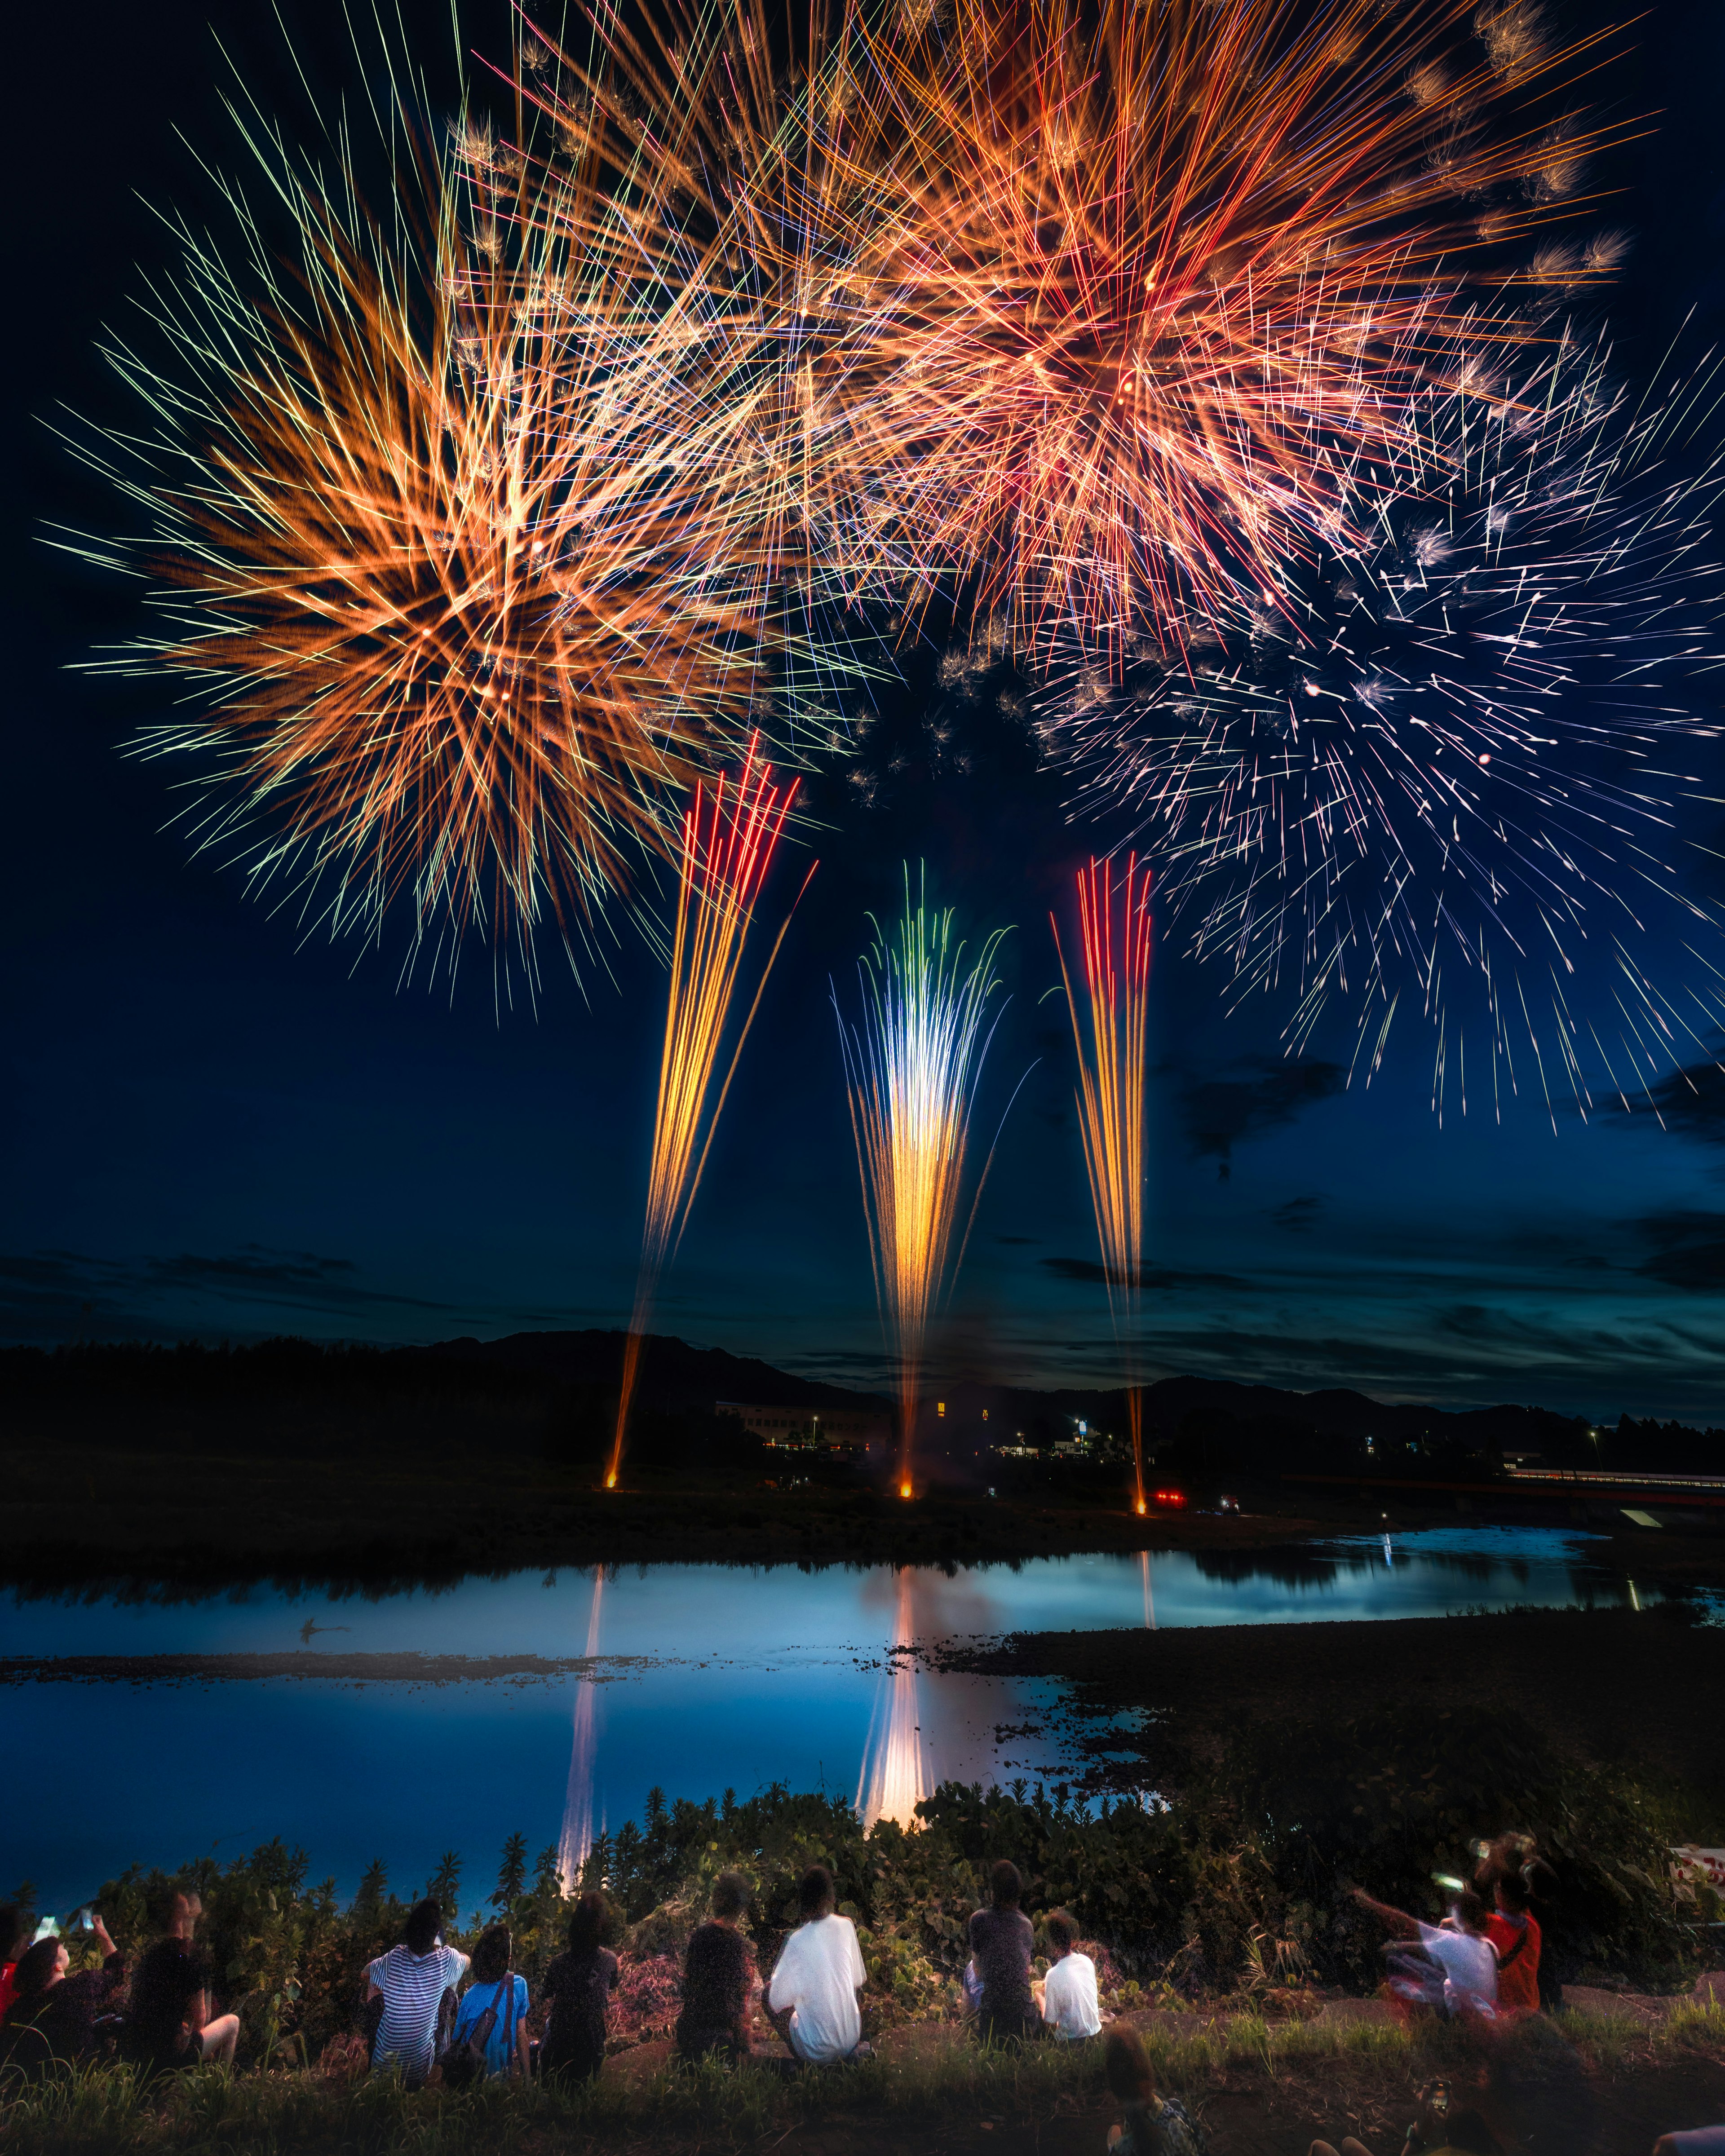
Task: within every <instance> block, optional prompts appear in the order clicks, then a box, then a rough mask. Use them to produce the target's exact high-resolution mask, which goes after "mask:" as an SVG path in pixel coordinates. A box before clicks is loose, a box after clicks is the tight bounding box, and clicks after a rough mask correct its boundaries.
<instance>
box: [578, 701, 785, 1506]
mask: <svg viewBox="0 0 1725 2156" xmlns="http://www.w3.org/2000/svg"><path fill="white" fill-rule="evenodd" d="M759 746H760V744H759V742H758V739H756V738H752V739H751V741H750V742H749V747H748V754H747V757H746V759H745V761H744V763H743V767H742V773H741V776H740V777H739V778H737V780H736V782H735V783H734V784H729V785H727V783H726V780H725V779H724V778H723V777H721V778H719V779H717V780H716V782H715V783H713V784H712V785H711V788H708V787H705V786H701V787H697V788H696V792H695V798H694V799H693V801H692V802H691V804H690V806H689V808H688V809H687V811H686V812H685V815H684V818H683V851H682V860H681V874H680V880H679V883H678V889H677V921H676V930H675V936H674V937H673V940H672V943H671V971H670V996H669V998H668V999H667V1001H666V1004H665V1045H664V1049H663V1050H662V1051H661V1054H660V1062H659V1105H658V1110H657V1112H656V1114H655V1117H654V1122H653V1160H652V1166H651V1168H650V1169H649V1174H648V1178H647V1218H646V1226H645V1229H644V1231H643V1234H642V1237H641V1264H640V1272H639V1277H638V1282H637V1286H636V1289H635V1306H634V1317H633V1319H632V1321H631V1322H630V1326H629V1335H628V1338H627V1340H626V1341H625V1342H624V1357H623V1387H622V1393H621V1396H620V1397H619V1401H618V1405H617V1430H616V1435H615V1436H614V1439H613V1440H612V1445H611V1460H610V1465H609V1466H608V1469H607V1471H606V1475H605V1486H606V1488H607V1489H614V1488H615V1487H616V1486H617V1476H618V1472H619V1469H620V1467H621V1466H622V1463H623V1442H624V1435H625V1432H626V1430H627V1425H628V1421H629V1401H630V1399H631V1397H632V1395H633V1394H634V1383H635V1378H636V1375H637V1373H638V1371H639V1366H640V1356H641V1347H642V1342H643V1339H644V1333H645V1330H646V1324H647V1319H648V1316H649V1312H650V1311H651V1309H652V1306H653V1300H654V1296H655V1293H656V1291H657V1289H658V1286H659V1280H660V1274H661V1273H662V1272H663V1271H664V1270H665V1265H666V1263H667V1261H668V1260H670V1258H671V1257H672V1256H674V1255H675V1252H676V1248H677V1245H678V1244H679V1243H680V1241H681V1240H682V1237H683V1230H684V1229H685V1227H686V1226H687V1225H688V1222H689V1214H690V1209H691V1207H692V1206H693V1204H694V1203H695V1195H696V1192H697V1191H698V1190H699V1189H700V1188H701V1171H702V1169H703V1168H705V1167H706V1157H707V1153H708V1152H709V1151H710V1150H711V1146H712V1142H713V1133H714V1132H715V1131H716V1129H717V1128H718V1123H719V1114H720V1111H721V1109H722V1108H723V1107H724V1105H725V1096H726V1094H727V1093H728V1092H729V1091H730V1090H731V1081H732V1078H733V1077H734V1076H735V1075H736V1072H737V1061H738V1059H739V1058H740V1057H741V1056H742V1050H743V1044H744V1042H745V1041H746V1040H747V1039H748V1034H749V1028H750V1027H751V1026H752V1024H754V1019H755V1013H756V1011H757V1009H759V1008H760V1003H761V995H762V990H763V989H764V988H766V985H767V977H768V974H769V973H771V972H772V970H773V961H774V960H775V959H776V958H777V957H778V952H779V947H780V945H781V944H783V942H784V935H785V930H786V928H788V927H789V926H790V916H789V915H787V916H785V920H784V921H783V924H782V925H781V927H780V928H779V932H778V937H776V939H775V940H774V942H773V948H772V950H771V951H770V952H768V957H767V963H766V965H765V966H764V967H763V968H762V972H761V978H760V981H759V983H757V987H756V989H755V995H754V1000H753V1002H752V1004H750V1005H749V1009H748V1015H747V1018H745V1019H744V1020H743V1023H742V1030H741V1032H740V1033H739V1034H738V1035H737V1045H736V1046H735V1048H734V1049H733V1050H732V1055H731V1063H730V1067H729V1069H728V1070H726V1074H725V1080H724V1083H723V1084H722V1085H721V1086H720V1087H719V1089H718V1096H717V1098H716V1099H715V1098H713V1080H714V1077H715V1076H716V1073H717V1070H718V1067H719V1053H720V1050H721V1047H722V1046H723V1044H724V1038H725V1031H726V1023H727V1021H728V1019H729V1017H730V1013H731V1005H732V999H733V998H734V997H735V995H736V993H737V981H738V979H739V978H740V976H741V973H742V959H743V950H744V947H745V945H746V944H747V940H748V932H749V929H750V927H751V926H752V922H753V921H754V916H755V905H756V901H757V900H758V899H759V897H760V896H761V891H762V886H763V885H764V884H765V883H766V880H767V874H768V870H769V869H770V868H771V867H772V865H773V853H774V850H775V849H776V848H777V846H778V840H779V836H780V834H781V833H782V832H783V829H784V824H785V819H786V817H787V816H788V814H790V808H791V802H792V799H793V796H794V795H795V793H796V790H797V789H796V786H795V784H794V783H793V784H792V785H790V786H788V787H786V788H783V789H781V788H778V787H776V786H775V785H774V784H773V773H772V770H771V768H770V767H768V765H767V764H766V763H765V762H762V759H761V757H760V755H759ZM809 875H814V869H813V868H812V867H811V868H810V870H809ZM808 887H809V879H808V877H807V876H805V877H804V878H803V890H805V891H806V890H807V889H808ZM798 896H799V897H800V896H801V893H800V892H799V893H798ZM792 911H793V912H794V911H795V906H793V907H792Z"/></svg>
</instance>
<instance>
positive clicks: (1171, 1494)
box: [1156, 1490, 1186, 1508]
mask: <svg viewBox="0 0 1725 2156" xmlns="http://www.w3.org/2000/svg"><path fill="white" fill-rule="evenodd" d="M1185 1501H1186V1492H1185V1491H1183V1490H1158V1491H1157V1493H1156V1502H1157V1503H1158V1505H1172V1506H1173V1507H1176V1508H1178V1507H1180V1506H1182V1505H1183V1504H1184V1503H1185Z"/></svg>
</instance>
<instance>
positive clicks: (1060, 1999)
mask: <svg viewBox="0 0 1725 2156" xmlns="http://www.w3.org/2000/svg"><path fill="white" fill-rule="evenodd" d="M1043 1930H1044V1931H1045V1933H1046V1934H1047V1937H1048V1963H1049V1967H1048V1974H1047V1976H1046V1977H1045V1978H1044V1979H1043V1984H1042V2020H1043V2024H1044V2026H1045V2028H1046V2029H1047V2030H1048V2033H1049V2034H1050V2036H1057V2037H1059V2038H1060V2041H1061V2042H1062V2043H1065V2044H1070V2043H1074V2042H1076V2041H1077V2040H1078V2039H1080V2038H1081V2037H1084V2036H1100V2035H1101V2033H1102V2017H1101V2015H1100V2014H1099V2013H1098V2012H1097V2010H1096V1963H1094V1962H1093V1961H1092V1960H1091V1958H1090V1956H1089V1955H1088V1954H1081V1953H1075V1952H1074V1951H1073V1949H1074V1948H1075V1947H1076V1945H1077V1943H1078V1927H1077V1925H1076V1924H1075V1923H1074V1922H1073V1921H1072V1919H1071V1918H1070V1917H1069V1916H1068V1915H1067V1914H1066V1912H1065V1910H1064V1909H1056V1910H1055V1911H1054V1912H1052V1914H1051V1915H1050V1917H1049V1918H1048V1921H1047V1922H1046V1923H1045V1925H1044V1926H1043Z"/></svg>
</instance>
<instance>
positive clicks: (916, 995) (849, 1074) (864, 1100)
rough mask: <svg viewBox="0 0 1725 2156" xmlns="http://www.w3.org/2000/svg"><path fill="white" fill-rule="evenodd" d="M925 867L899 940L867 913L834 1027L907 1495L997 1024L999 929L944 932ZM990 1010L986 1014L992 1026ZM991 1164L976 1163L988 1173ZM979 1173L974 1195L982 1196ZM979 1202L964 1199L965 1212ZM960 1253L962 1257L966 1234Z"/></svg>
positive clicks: (945, 916) (948, 923) (946, 921)
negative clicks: (867, 928)
mask: <svg viewBox="0 0 1725 2156" xmlns="http://www.w3.org/2000/svg"><path fill="white" fill-rule="evenodd" d="M926 882H927V879H926V873H925V874H923V875H919V879H918V882H917V889H916V898H915V900H914V901H913V900H912V898H911V872H910V870H909V868H908V867H906V870H905V911H904V916H903V918H902V919H901V921H900V923H899V925H898V929H897V932H896V937H888V935H887V934H886V931H885V930H883V929H882V928H881V927H880V923H879V922H878V921H876V922H875V947H874V949H873V950H872V951H871V952H869V953H868V954H867V955H866V956H865V957H864V958H863V960H862V962H861V964H860V967H859V968H858V972H859V973H860V976H861V982H862V992H863V1020H862V1024H861V1025H860V1026H853V1025H850V1024H848V1023H847V1021H846V1019H845V1014H844V1013H843V1012H842V1010H840V1009H839V1000H838V996H837V993H836V992H835V993H834V998H833V1008H834V1012H835V1013H836V1014H837V1016H838V1019H839V1041H840V1044H841V1045H842V1047H843V1050H844V1055H845V1081H846V1086H847V1088H848V1091H849V1093H850V1123H851V1130H852V1132H853V1134H854V1135H855V1139H856V1158H857V1166H858V1168H859V1170H860V1173H861V1177H862V1192H863V1210H864V1214H865V1217H866V1219H867V1222H868V1230H869V1250H870V1256H871V1258H872V1260H873V1261H874V1269H875V1297H876V1300H877V1301H878V1303H879V1306H880V1317H881V1322H882V1325H883V1327H884V1329H885V1331H886V1334H887V1337H888V1340H889V1342H890V1344H891V1348H892V1350H893V1352H894V1353H896V1357H897V1361H898V1378H899V1410H900V1440H899V1471H898V1483H899V1495H900V1496H903V1497H908V1496H910V1495H911V1488H912V1485H911V1446H912V1443H913V1440H914V1436H915V1431H916V1398H917V1389H918V1384H919V1381H920V1379H921V1377H922V1363H923V1358H924V1353H925V1350H926V1347H927V1338H928V1325H929V1320H930V1318H931V1317H932V1315H933V1313H934V1312H935V1310H936V1308H937V1306H938V1304H939V1303H940V1301H941V1300H942V1295H943V1293H944V1292H945V1291H946V1289H947V1287H948V1286H950V1284H951V1278H952V1275H953V1274H955V1273H956V1271H957V1265H956V1263H955V1264H953V1265H952V1266H951V1269H950V1270H949V1266H948V1260H949V1257H950V1256H951V1255H952V1231H953V1229H954V1227H955V1225H956V1224H957V1217H958V1201H959V1196H960V1192H961V1189H962V1187H963V1179H964V1157H965V1149H966V1147H967V1145H968V1141H969V1137H970V1106H971V1098H972V1095H973V1091H974V1089H975V1086H976V1081H977V1079H978V1075H980V1073H981V1070H982V1066H983V1059H984V1057H985V1056H986V1055H987V1054H988V1044H989V1042H990V1041H991V1040H992V1039H993V1025H989V1026H988V1028H987V1030H986V1031H985V1030H984V1023H985V1020H986V1019H987V1017H988V998H989V996H990V995H991V994H992V993H993V990H994V988H996V986H997V985H998V983H997V982H996V980H995V978H994V975H993V963H994V957H995V953H996V952H997V951H998V950H999V947H1000V942H1001V939H1002V937H1004V935H1005V934H1006V931H1005V930H1004V929H996V930H995V931H994V932H993V935H991V936H990V937H988V940H987V942H985V943H984V944H983V947H982V951H981V953H980V954H979V956H978V958H977V959H976V961H975V962H974V963H973V964H972V965H970V966H968V967H966V966H965V964H964V962H963V961H964V946H963V943H962V942H961V943H957V944H955V943H954V942H953V941H952V913H951V911H947V912H945V913H940V914H935V913H931V911H929V908H928V904H927V888H926ZM995 1024H999V1019H998V1017H997V1019H995ZM987 1173H988V1168H987V1166H986V1164H985V1165H984V1168H983V1178H986V1176H987ZM981 1188H982V1185H981V1181H980V1180H979V1181H978V1188H977V1196H978V1197H980V1195H981ZM975 1206H976V1200H975V1199H973V1200H972V1208H971V1209H972V1214H973V1216H974V1213H975ZM958 1255H960V1256H961V1257H962V1255H963V1248H962V1245H961V1248H960V1251H959V1253H958Z"/></svg>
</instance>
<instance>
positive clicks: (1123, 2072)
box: [1103, 2028, 1204, 2156]
mask: <svg viewBox="0 0 1725 2156" xmlns="http://www.w3.org/2000/svg"><path fill="white" fill-rule="evenodd" d="M1103 2071H1105V2072H1106V2075H1107V2076H1108V2086H1109V2087H1110V2088H1111V2090H1112V2091H1113V2092H1114V2094H1115V2095H1116V2096H1117V2097H1118V2098H1119V2099H1120V2104H1121V2108H1122V2111H1123V2112H1124V2113H1125V2117H1124V2118H1123V2119H1122V2123H1120V2124H1119V2125H1118V2126H1111V2127H1110V2128H1108V2147H1109V2148H1110V2150H1111V2152H1112V2156H1204V2137H1203V2135H1202V2134H1201V2133H1199V2130H1198V2128H1197V2126H1196V2125H1195V2124H1194V2122H1193V2119H1192V2117H1191V2114H1190V2113H1189V2112H1188V2111H1187V2109H1186V2107H1185V2105H1184V2104H1183V2103H1182V2102H1180V2100H1179V2098H1178V2097H1159V2096H1158V2094H1157V2093H1156V2075H1155V2071H1154V2070H1153V2067H1152V2066H1151V2064H1150V2061H1149V2060H1148V2059H1147V2057H1146V2056H1145V2055H1144V2046H1143V2042H1142V2039H1141V2038H1140V2036H1139V2035H1138V2033H1137V2030H1135V2029H1124V2028H1113V2029H1111V2030H1109V2031H1108V2046H1107V2049H1106V2051H1105V2052H1104V2054H1103Z"/></svg>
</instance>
